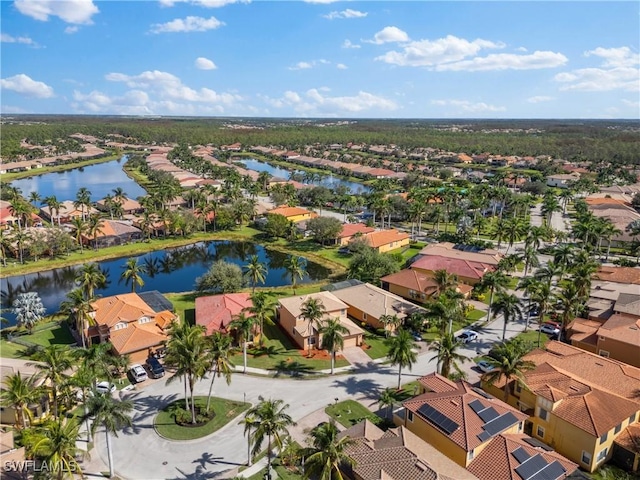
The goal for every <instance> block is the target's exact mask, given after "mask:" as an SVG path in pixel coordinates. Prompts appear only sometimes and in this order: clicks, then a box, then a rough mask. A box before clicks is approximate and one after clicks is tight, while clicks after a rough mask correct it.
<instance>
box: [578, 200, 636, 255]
mask: <svg viewBox="0 0 640 480" xmlns="http://www.w3.org/2000/svg"><path fill="white" fill-rule="evenodd" d="M589 211H591V213H593V214H594V215H595V216H596V217H600V218H606V219H609V220H611V222H612V223H613V225H614V226H615V227H616V228H617V229H618V230H620V232H621V233H619V234H617V235H614V236H613V237H612V238H611V240H612V244H613V245H620V244H621V243H623V242H631V241H633V240H634V238H633V237H632V236H631V233H630V232H627V231H626V228H627V226H628V225H629V224H630V223H632V222H635V221H638V220H640V213H638V212H637V211H636V210H635V209H634V208H632V207H630V206H628V205H625V204H624V202H617V203H613V204H612V203H599V204H594V203H592V204H591V205H589Z"/></svg>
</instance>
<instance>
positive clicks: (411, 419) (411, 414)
mask: <svg viewBox="0 0 640 480" xmlns="http://www.w3.org/2000/svg"><path fill="white" fill-rule="evenodd" d="M407 418H408V419H409V421H410V422H413V412H412V411H409V412H408V413H407Z"/></svg>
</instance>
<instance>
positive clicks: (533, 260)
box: [521, 246, 540, 277]
mask: <svg viewBox="0 0 640 480" xmlns="http://www.w3.org/2000/svg"><path fill="white" fill-rule="evenodd" d="M521 258H522V261H523V262H524V276H525V277H526V276H527V275H528V273H529V268H531V267H533V268H538V267H539V266H540V259H539V258H538V252H537V251H536V249H535V248H534V247H533V246H525V247H524V251H523V252H522V257H521Z"/></svg>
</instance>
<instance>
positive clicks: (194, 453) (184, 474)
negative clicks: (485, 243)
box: [94, 319, 524, 480]
mask: <svg viewBox="0 0 640 480" xmlns="http://www.w3.org/2000/svg"><path fill="white" fill-rule="evenodd" d="M523 328H524V325H523V324H513V325H509V327H508V330H507V337H508V338H511V337H513V336H515V335H516V334H518V333H519V332H520V331H522V330H523ZM501 336H502V321H501V320H500V319H498V320H496V321H494V322H492V324H490V325H487V326H486V327H485V328H483V329H481V331H480V338H479V340H478V341H477V342H473V343H472V344H470V345H469V346H468V347H467V348H465V349H464V350H463V351H462V353H464V354H465V355H468V356H469V357H471V358H473V357H475V356H477V355H478V352H483V353H486V352H487V351H488V350H489V348H490V347H491V345H492V344H493V343H495V342H496V341H498V340H499V339H500V338H501ZM423 350H424V349H423ZM432 355H433V354H432V353H431V352H428V351H423V353H422V354H421V355H420V357H419V359H418V362H417V363H416V364H415V365H414V366H413V369H412V371H406V372H404V373H403V376H402V382H403V383H406V382H409V381H412V380H415V379H416V378H418V377H420V376H422V375H425V374H428V373H431V372H433V371H435V368H436V364H435V361H434V362H432V361H429V359H430V358H431V357H432ZM464 369H465V370H466V371H467V372H468V373H469V381H471V382H475V381H477V380H478V378H479V372H478V371H477V370H476V369H475V368H473V362H468V363H466V364H465V365H464ZM397 381H398V370H397V368H395V367H394V368H391V367H389V366H386V365H383V364H375V365H369V366H367V367H366V368H363V369H361V370H360V371H358V372H357V373H356V374H343V375H336V376H333V377H323V378H319V379H316V380H295V379H291V378H264V377H259V376H245V375H242V374H234V375H233V379H232V382H231V385H229V386H227V385H226V384H225V383H224V382H221V383H218V384H217V385H215V386H214V395H216V396H220V397H224V398H228V399H233V400H240V401H241V400H244V399H246V400H247V401H249V402H252V403H257V402H258V401H259V400H258V397H259V396H262V397H265V398H274V399H283V400H285V402H287V403H288V404H289V405H290V407H289V409H288V411H289V413H290V414H291V415H292V417H293V418H294V419H295V420H300V419H303V418H304V417H306V416H307V415H309V414H311V413H312V412H314V411H316V410H318V409H320V408H323V407H326V406H327V405H329V404H330V403H333V402H334V401H335V399H336V398H337V399H338V400H344V399H347V398H360V399H364V400H367V401H370V404H374V403H375V402H376V400H377V398H378V396H379V392H380V390H381V389H383V388H385V387H393V386H395V385H396V384H397ZM207 389H208V382H207V381H203V382H200V383H198V384H197V386H196V394H197V395H206V394H207ZM182 392H183V389H182V384H181V383H180V382H179V381H177V382H174V383H172V384H170V385H166V383H165V381H164V379H162V380H158V381H154V382H153V383H150V384H149V385H148V386H146V387H145V388H144V389H141V390H139V391H134V392H132V393H130V394H128V395H127V394H125V395H126V396H127V397H128V398H129V399H131V400H133V401H134V404H135V415H134V418H133V424H134V426H133V428H130V429H127V430H125V431H124V432H121V433H120V435H119V437H118V438H114V439H113V442H112V444H113V451H114V459H115V469H116V473H117V474H118V476H119V477H121V478H123V479H132V480H133V479H136V480H143V479H150V480H157V479H193V480H195V479H210V478H223V474H222V472H224V471H227V470H230V469H233V468H236V467H237V466H239V465H242V464H244V463H245V462H246V451H247V444H246V438H245V437H244V435H243V427H242V426H239V425H237V424H236V421H235V420H234V421H232V422H230V423H229V424H227V425H226V426H225V427H224V428H223V429H222V430H220V431H218V432H216V433H215V434H214V435H212V436H211V437H209V438H205V439H199V440H193V441H185V442H173V441H168V440H164V439H162V438H160V437H159V436H158V435H157V434H156V433H155V430H154V428H153V420H154V418H155V415H156V412H157V411H158V409H159V408H162V407H163V406H164V405H166V404H167V403H169V402H171V401H173V400H176V399H178V398H182V395H183V393H182ZM238 420H239V419H238ZM95 445H96V449H97V452H96V451H94V455H99V456H100V458H101V459H102V461H103V462H104V463H105V464H106V462H107V456H106V449H105V441H104V434H103V433H102V434H100V433H99V434H98V435H97V437H96V439H95Z"/></svg>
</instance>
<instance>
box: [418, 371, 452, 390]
mask: <svg viewBox="0 0 640 480" xmlns="http://www.w3.org/2000/svg"><path fill="white" fill-rule="evenodd" d="M418 382H420V385H422V386H423V387H425V389H426V390H427V391H429V392H437V393H442V392H453V391H455V390H458V384H457V383H456V382H454V381H452V380H449V379H448V378H447V377H443V376H442V375H440V374H438V373H435V372H434V373H430V374H429V375H425V376H424V377H420V378H419V379H418Z"/></svg>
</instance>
